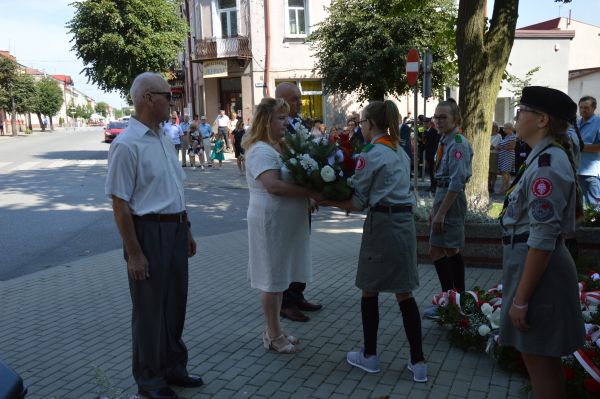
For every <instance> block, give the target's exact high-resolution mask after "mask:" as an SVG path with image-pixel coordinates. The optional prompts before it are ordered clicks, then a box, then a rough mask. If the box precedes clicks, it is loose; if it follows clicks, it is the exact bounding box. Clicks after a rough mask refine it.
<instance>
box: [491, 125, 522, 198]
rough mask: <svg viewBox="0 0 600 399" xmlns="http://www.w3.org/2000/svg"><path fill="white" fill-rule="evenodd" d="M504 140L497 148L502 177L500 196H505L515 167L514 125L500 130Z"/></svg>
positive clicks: (515, 138) (515, 137)
mask: <svg viewBox="0 0 600 399" xmlns="http://www.w3.org/2000/svg"><path fill="white" fill-rule="evenodd" d="M500 134H501V135H502V140H500V143H499V144H498V146H497V147H496V148H497V149H498V171H499V172H500V174H501V175H502V183H501V184H500V194H504V193H505V192H506V190H507V189H508V186H509V185H510V174H511V173H512V171H513V170H514V167H515V147H516V140H517V136H515V134H514V129H513V126H512V124H510V123H506V124H505V125H504V127H503V128H502V129H500Z"/></svg>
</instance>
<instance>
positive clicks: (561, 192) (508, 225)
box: [501, 137, 576, 251]
mask: <svg viewBox="0 0 600 399" xmlns="http://www.w3.org/2000/svg"><path fill="white" fill-rule="evenodd" d="M553 140H554V139H553V138H552V137H545V138H543V139H542V140H541V141H540V142H539V143H538V144H537V145H536V146H535V147H534V148H533V150H532V151H531V153H530V154H529V156H528V157H527V159H526V160H525V166H524V167H522V169H521V170H520V171H519V174H522V175H521V177H520V179H519V180H518V182H517V183H516V184H515V185H514V187H512V191H510V192H509V194H508V198H507V200H508V203H507V206H506V209H505V210H504V211H503V212H504V215H503V216H502V219H501V220H502V226H503V228H504V232H505V234H506V235H517V234H524V233H529V238H528V240H527V245H528V246H529V247H530V248H536V249H540V250H544V251H554V249H555V245H556V240H557V238H558V237H559V236H560V235H561V233H572V232H574V231H575V206H576V187H575V177H574V176H573V172H572V168H571V163H570V162H569V158H568V157H567V154H566V153H565V150H564V149H563V148H561V147H560V146H559V145H558V144H555V143H554V141H553ZM509 190H511V189H509Z"/></svg>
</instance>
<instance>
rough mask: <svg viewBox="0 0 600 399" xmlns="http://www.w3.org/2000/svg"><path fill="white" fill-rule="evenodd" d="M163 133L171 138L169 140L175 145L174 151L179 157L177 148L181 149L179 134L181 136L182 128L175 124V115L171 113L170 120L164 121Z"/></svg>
mask: <svg viewBox="0 0 600 399" xmlns="http://www.w3.org/2000/svg"><path fill="white" fill-rule="evenodd" d="M165 133H166V134H167V135H168V136H169V137H170V138H171V142H172V143H173V145H174V146H175V152H176V153H177V157H178V158H179V150H181V136H183V130H181V127H180V126H179V125H178V124H177V116H176V115H171V120H170V121H169V122H167V123H165Z"/></svg>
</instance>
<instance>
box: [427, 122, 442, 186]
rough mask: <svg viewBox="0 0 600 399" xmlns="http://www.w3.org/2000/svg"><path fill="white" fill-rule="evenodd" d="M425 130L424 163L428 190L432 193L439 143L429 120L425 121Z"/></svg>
mask: <svg viewBox="0 0 600 399" xmlns="http://www.w3.org/2000/svg"><path fill="white" fill-rule="evenodd" d="M425 128H426V129H427V130H426V131H425V134H424V143H425V161H426V162H427V171H428V173H429V190H430V191H431V192H432V193H434V192H435V187H436V184H435V151H436V150H437V147H438V143H439V141H440V135H439V133H438V131H437V129H436V128H435V125H434V123H433V121H432V120H431V118H427V119H425Z"/></svg>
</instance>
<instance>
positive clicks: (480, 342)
mask: <svg viewBox="0 0 600 399" xmlns="http://www.w3.org/2000/svg"><path fill="white" fill-rule="evenodd" d="M579 289H580V298H581V310H582V313H583V318H584V320H585V322H586V324H585V330H586V334H587V342H586V344H585V346H584V347H583V348H581V349H579V350H577V351H576V352H574V353H573V354H571V355H569V356H565V357H563V366H564V370H565V377H566V380H567V397H569V398H578V399H587V398H598V397H600V312H599V311H598V310H599V308H598V306H600V273H597V272H589V273H587V274H585V275H582V276H580V282H579ZM433 304H434V305H438V306H439V319H438V323H439V324H440V325H446V326H449V327H450V331H449V333H448V336H449V340H450V343H451V344H452V345H455V346H458V347H460V348H463V349H465V350H467V349H470V348H475V349H477V350H485V351H486V352H488V353H490V354H491V355H492V356H493V358H494V359H495V360H496V362H497V363H498V365H499V366H500V368H501V369H503V370H506V371H509V372H517V373H521V374H525V375H526V374H527V370H526V369H525V364H524V363H523V360H522V358H521V354H520V353H519V352H518V351H517V350H516V349H514V348H513V347H507V346H503V345H502V342H501V341H500V337H499V335H498V330H499V327H500V310H501V307H502V284H498V285H496V286H495V287H493V288H491V289H490V290H487V291H484V290H482V289H480V288H479V287H475V288H473V289H472V290H471V291H465V292H464V293H462V294H459V293H457V292H456V291H454V290H452V291H448V292H444V293H441V294H439V295H436V296H434V298H433Z"/></svg>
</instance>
